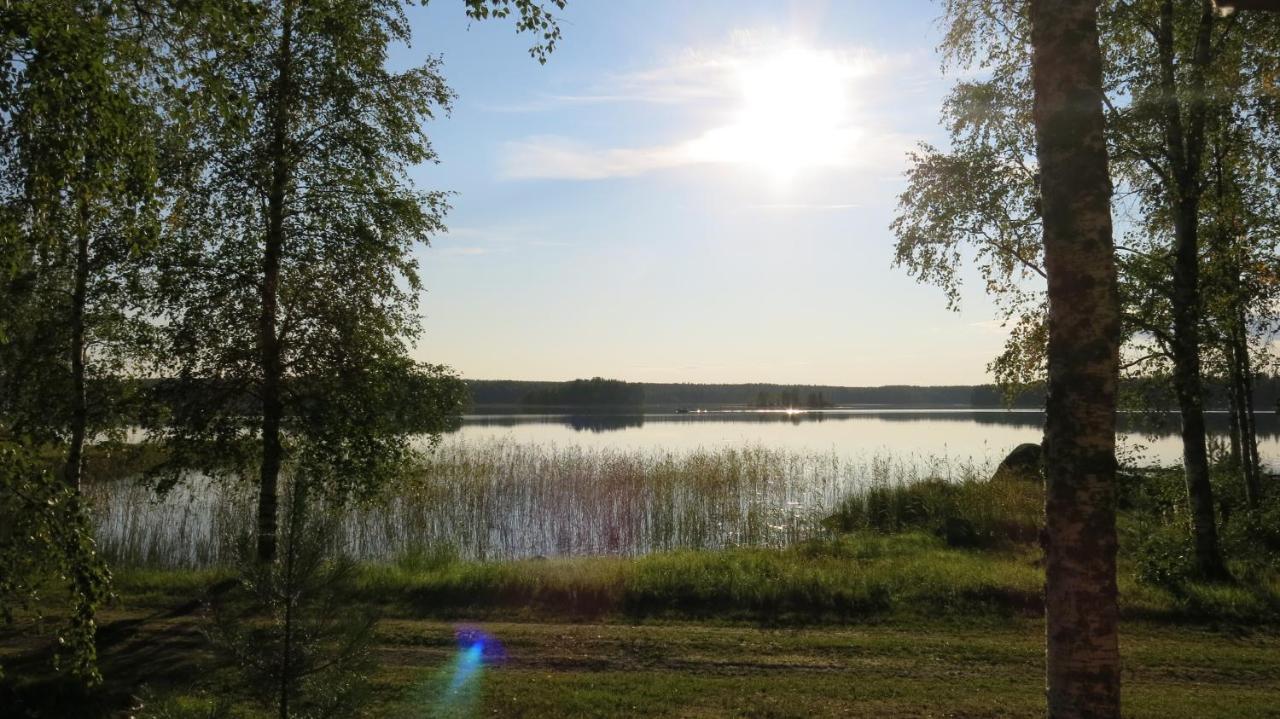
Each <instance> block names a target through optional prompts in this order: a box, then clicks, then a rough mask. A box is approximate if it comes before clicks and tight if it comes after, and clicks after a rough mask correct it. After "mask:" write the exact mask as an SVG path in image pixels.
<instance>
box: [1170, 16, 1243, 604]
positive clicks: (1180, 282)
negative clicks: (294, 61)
mask: <svg viewBox="0 0 1280 719" xmlns="http://www.w3.org/2000/svg"><path fill="white" fill-rule="evenodd" d="M1214 17H1215V15H1214V10H1213V6H1212V3H1210V2H1209V0H1203V1H1202V2H1201V18H1200V23H1199V26H1198V27H1197V32H1196V43H1195V49H1194V52H1193V55H1192V58H1191V65H1192V68H1193V72H1192V77H1191V80H1190V81H1189V82H1190V85H1191V88H1190V100H1189V103H1188V108H1187V113H1186V123H1185V127H1184V121H1183V113H1182V104H1181V102H1180V100H1179V94H1178V89H1177V79H1176V71H1175V66H1176V62H1175V57H1174V56H1175V50H1174V4H1173V0H1164V2H1163V3H1161V7H1160V19H1159V24H1158V33H1157V49H1158V56H1159V61H1160V70H1161V90H1162V93H1163V109H1164V122H1163V124H1164V131H1165V145H1166V149H1167V152H1168V160H1169V166H1170V169H1171V175H1172V179H1173V188H1171V189H1172V193H1171V197H1170V204H1171V207H1170V209H1171V210H1172V213H1173V235H1174V247H1173V256H1174V268H1173V293H1172V297H1171V298H1170V304H1171V306H1172V311H1173V347H1172V354H1173V383H1174V391H1175V392H1176V394H1177V396H1178V410H1179V412H1180V414H1181V415H1182V459H1183V465H1184V470H1185V473H1186V486H1187V505H1188V508H1189V509H1190V514H1191V533H1192V540H1193V545H1194V551H1195V563H1196V571H1197V572H1198V573H1199V574H1200V576H1202V577H1205V578H1207V579H1224V578H1226V577H1227V576H1228V574H1227V569H1226V564H1225V563H1224V562H1223V560H1222V552H1221V550H1220V548H1219V546H1218V529H1217V521H1216V518H1215V515H1214V508H1213V486H1212V485H1211V484H1210V483H1209V454H1208V450H1207V448H1206V446H1205V445H1206V440H1205V424H1204V388H1203V386H1202V382H1201V375H1200V317H1201V307H1200V256H1199V251H1200V246H1199V240H1200V238H1199V229H1200V228H1199V223H1200V196H1201V177H1200V170H1201V167H1202V163H1203V159H1204V150H1205V144H1204V131H1205V123H1206V115H1207V104H1206V102H1207V100H1206V98H1205V97H1204V87H1205V73H1206V71H1207V68H1208V65H1209V63H1210V60H1211V54H1210V53H1211V45H1210V41H1211V39H1212V28H1213V20H1214Z"/></svg>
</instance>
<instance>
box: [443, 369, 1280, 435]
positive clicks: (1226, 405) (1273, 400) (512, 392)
mask: <svg viewBox="0 0 1280 719" xmlns="http://www.w3.org/2000/svg"><path fill="white" fill-rule="evenodd" d="M575 381H576V382H586V381H587V380H575ZM465 384H466V389H467V395H468V400H469V404H470V405H472V406H475V407H490V408H502V407H511V408H514V407H518V406H521V405H526V406H534V405H544V406H555V405H557V404H559V405H567V404H573V403H572V402H555V401H544V400H545V399H546V398H547V397H549V396H550V395H549V394H548V393H554V392H555V391H556V388H559V387H563V386H565V385H566V384H568V383H561V382H546V381H537V380H483V379H467V380H465ZM627 384H631V385H634V386H636V387H640V388H642V389H643V404H644V405H646V406H649V407H656V408H675V407H689V408H697V407H703V408H713V407H727V406H737V407H751V406H762V407H770V406H782V405H784V404H787V403H788V402H790V403H791V406H794V407H804V406H808V404H809V399H810V395H820V399H821V402H822V404H821V405H820V406H837V407H838V406H841V405H873V406H877V405H878V406H886V407H918V408H926V407H934V408H947V407H957V408H963V407H974V408H982V409H997V408H1005V407H1012V408H1015V409H1043V408H1044V405H1045V386H1044V383H1043V382H1032V383H1028V384H1026V385H1020V386H1018V387H1017V388H1016V389H1015V390H1014V391H1013V392H1012V393H1010V392H1009V388H1007V387H1001V386H999V385H996V384H981V385H883V386H878V387H846V386H840V385H809V384H796V385H788V384H773V383H746V384H715V383H706V384H703V383H697V382H634V383H627ZM1251 384H1252V387H1251V392H1252V395H1251V399H1252V403H1253V406H1254V407H1255V408H1256V411H1259V412H1261V411H1275V410H1280V375H1273V374H1257V375H1255V376H1254V378H1253V382H1252V383H1251ZM761 395H764V396H765V400H764V401H763V403H762V401H761ZM1120 396H1121V401H1120V404H1119V407H1120V409H1121V410H1124V411H1131V412H1176V411H1177V397H1176V396H1175V395H1174V393H1173V389H1172V387H1171V386H1170V384H1169V382H1167V381H1165V380H1164V379H1163V378H1160V377H1129V378H1124V379H1122V380H1121V381H1120ZM1205 398H1206V399H1205V407H1206V408H1207V409H1209V410H1213V411H1223V410H1227V411H1230V408H1231V402H1232V399H1231V388H1230V385H1229V383H1228V382H1227V381H1226V380H1225V379H1223V378H1212V379H1209V380H1208V381H1206V382H1205ZM783 400H786V401H783ZM604 404H607V403H604ZM621 404H623V405H625V404H629V403H628V402H622V403H621ZM814 406H819V405H816V404H815V405H814ZM1233 426H1234V425H1233Z"/></svg>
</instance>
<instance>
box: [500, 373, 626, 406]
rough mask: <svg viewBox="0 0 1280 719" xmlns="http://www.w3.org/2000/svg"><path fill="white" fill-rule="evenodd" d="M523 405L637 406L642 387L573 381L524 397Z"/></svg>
mask: <svg viewBox="0 0 1280 719" xmlns="http://www.w3.org/2000/svg"><path fill="white" fill-rule="evenodd" d="M524 404H527V405H534V406H543V407H638V406H641V405H643V404H644V385H642V384H638V383H633V382H624V381H622V380H617V379H604V378H603V377H592V378H591V379H575V380H573V381H572V382H564V383H562V384H559V385H555V386H553V387H549V388H547V389H542V390H535V391H533V392H530V393H528V394H526V395H525V396H524Z"/></svg>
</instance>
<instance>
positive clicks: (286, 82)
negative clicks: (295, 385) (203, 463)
mask: <svg viewBox="0 0 1280 719" xmlns="http://www.w3.org/2000/svg"><path fill="white" fill-rule="evenodd" d="M282 13H283V18H282V27H281V32H280V49H279V57H278V59H277V65H278V74H277V78H276V87H275V90H274V93H273V97H272V103H273V106H272V110H273V111H272V137H271V143H270V150H269V151H270V153H271V158H272V164H271V186H270V188H269V190H268V193H267V233H266V242H265V246H264V250H263V256H262V308H261V309H262V314H261V317H260V318H259V325H260V330H259V331H260V336H259V351H260V355H261V356H260V362H261V364H262V368H261V369H262V466H261V476H260V478H259V487H258V560H259V561H262V562H271V561H275V558H276V553H277V549H276V545H277V539H276V534H277V529H278V524H279V506H278V505H279V483H280V467H281V464H282V462H283V459H284V447H283V444H282V442H281V436H280V423H281V419H282V417H283V414H284V402H283V399H282V396H281V384H282V382H283V375H284V359H283V357H282V351H281V346H280V337H279V333H278V330H277V326H276V315H277V308H278V304H279V290H280V258H281V255H282V254H283V252H284V216H285V192H286V190H287V188H288V186H289V174H290V166H289V156H288V152H289V148H288V138H289V103H290V96H291V92H292V87H291V84H292V77H291V74H292V67H291V66H292V44H291V43H292V40H293V5H292V3H289V2H286V3H285V4H284V7H283V8H282Z"/></svg>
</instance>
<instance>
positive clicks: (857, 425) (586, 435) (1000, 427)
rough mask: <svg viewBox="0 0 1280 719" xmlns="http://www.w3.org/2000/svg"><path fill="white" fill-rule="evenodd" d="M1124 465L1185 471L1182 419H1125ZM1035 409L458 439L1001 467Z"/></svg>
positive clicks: (755, 419)
mask: <svg viewBox="0 0 1280 719" xmlns="http://www.w3.org/2000/svg"><path fill="white" fill-rule="evenodd" d="M1228 421H1229V420H1228V417H1227V414H1226V413H1224V412H1210V413H1208V424H1209V429H1210V442H1211V444H1213V443H1217V444H1219V445H1221V446H1222V447H1224V448H1225V447H1226V446H1227V442H1228V439H1227V432H1228V426H1229V425H1228ZM1120 425H1121V428H1122V430H1123V432H1122V434H1121V451H1122V460H1123V461H1126V463H1130V464H1142V465H1150V464H1164V465H1169V464H1178V463H1180V462H1181V461H1182V445H1181V441H1180V440H1179V438H1178V436H1177V432H1178V425H1177V418H1176V416H1168V417H1164V418H1158V419H1157V418H1149V417H1148V418H1143V417H1138V416H1123V417H1122V418H1121V422H1120ZM1043 427H1044V413H1043V412H1040V411H1037V410H874V409H868V410H846V409H831V410H808V411H787V410H754V411H753V410H745V411H733V410H731V411H710V412H691V413H687V414H677V413H650V414H593V415H568V414H527V415H510V414H503V415H498V414H476V415H470V416H467V417H466V418H464V420H463V424H462V428H461V429H460V430H458V431H457V432H456V433H455V435H454V436H456V437H457V438H459V439H463V440H466V441H472V440H483V441H489V440H503V441H510V442H517V443H531V444H550V445H556V446H561V447H564V446H580V447H585V448H591V449H623V450H661V451H668V452H671V451H674V452H680V451H690V450H695V449H708V450H712V449H720V448H729V447H743V446H761V447H767V448H770V449H779V450H786V451H792V452H800V453H822V454H828V453H835V454H837V455H839V456H841V457H845V458H851V459H859V458H866V457H872V456H894V457H921V458H934V459H945V460H949V461H952V462H969V463H972V464H975V465H987V464H991V465H992V466H994V464H995V463H998V462H999V461H1000V460H1001V459H1002V458H1003V457H1004V455H1005V454H1007V453H1008V451H1009V450H1010V449H1012V448H1013V447H1015V446H1017V445H1019V444H1021V443H1023V442H1039V441H1040V439H1041V434H1042V431H1043ZM1257 427H1258V450H1259V453H1260V454H1261V455H1262V460H1263V462H1264V463H1266V464H1267V465H1268V466H1270V467H1271V468H1272V469H1278V468H1280V421H1277V417H1276V415H1275V414H1274V413H1272V412H1267V413H1259V414H1258V415H1257Z"/></svg>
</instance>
